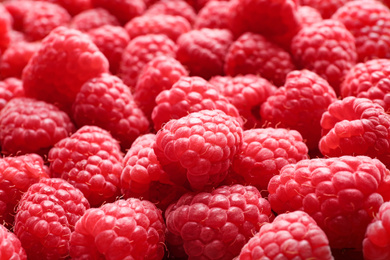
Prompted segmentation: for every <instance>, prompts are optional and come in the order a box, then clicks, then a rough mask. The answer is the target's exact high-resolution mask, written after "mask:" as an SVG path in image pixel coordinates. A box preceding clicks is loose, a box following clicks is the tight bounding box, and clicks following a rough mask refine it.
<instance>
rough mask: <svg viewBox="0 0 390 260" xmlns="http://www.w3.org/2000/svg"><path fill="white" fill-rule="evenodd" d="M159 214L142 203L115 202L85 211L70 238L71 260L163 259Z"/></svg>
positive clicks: (163, 234)
mask: <svg viewBox="0 0 390 260" xmlns="http://www.w3.org/2000/svg"><path fill="white" fill-rule="evenodd" d="M165 230H166V227H165V224H164V220H163V218H162V214H161V211H160V210H158V209H157V208H156V206H155V205H154V204H153V203H151V202H149V201H146V200H139V199H135V198H130V199H128V200H117V201H115V202H114V203H108V204H105V205H103V206H101V207H100V208H94V209H89V210H87V211H86V212H85V214H84V216H82V217H81V218H80V219H79V220H78V221H77V223H76V227H75V231H74V232H73V233H72V235H71V237H70V256H71V258H72V259H107V260H113V259H129V260H130V259H134V260H141V259H150V260H159V259H162V258H163V256H164V243H165Z"/></svg>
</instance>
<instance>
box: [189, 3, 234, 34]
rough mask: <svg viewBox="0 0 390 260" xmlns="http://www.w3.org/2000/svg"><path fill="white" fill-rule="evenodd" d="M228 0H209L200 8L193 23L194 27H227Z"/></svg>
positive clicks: (228, 26) (228, 22)
mask: <svg viewBox="0 0 390 260" xmlns="http://www.w3.org/2000/svg"><path fill="white" fill-rule="evenodd" d="M229 6H230V2H229V1H210V2H208V3H207V4H206V5H205V6H204V7H203V8H202V9H200V11H199V13H198V15H197V17H196V20H195V23H194V28H195V29H201V28H212V29H229V30H230V20H229V19H230V14H229Z"/></svg>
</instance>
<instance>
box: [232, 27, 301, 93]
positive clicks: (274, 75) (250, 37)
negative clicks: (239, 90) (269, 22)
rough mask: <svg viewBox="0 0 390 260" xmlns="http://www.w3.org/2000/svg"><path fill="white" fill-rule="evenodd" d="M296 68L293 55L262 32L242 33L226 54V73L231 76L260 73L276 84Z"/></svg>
mask: <svg viewBox="0 0 390 260" xmlns="http://www.w3.org/2000/svg"><path fill="white" fill-rule="evenodd" d="M294 69H295V66H294V64H293V61H292V57H291V55H290V54H289V53H288V52H286V51H285V50H283V49H282V48H280V47H278V46H277V45H275V44H273V43H271V42H270V41H268V40H267V39H266V38H264V37H263V36H262V35H260V34H255V33H251V32H247V33H244V34H243V35H241V36H240V37H239V38H238V39H237V40H236V41H234V42H233V44H232V45H231V46H230V48H229V51H228V53H227V54H226V63H225V68H224V70H225V73H226V74H227V75H230V76H237V75H240V74H243V75H245V74H258V75H260V76H262V77H263V78H266V79H268V80H269V81H271V82H272V83H273V84H275V85H276V86H281V85H283V84H284V81H285V79H286V75H287V74H288V73H289V72H290V71H292V70H294Z"/></svg>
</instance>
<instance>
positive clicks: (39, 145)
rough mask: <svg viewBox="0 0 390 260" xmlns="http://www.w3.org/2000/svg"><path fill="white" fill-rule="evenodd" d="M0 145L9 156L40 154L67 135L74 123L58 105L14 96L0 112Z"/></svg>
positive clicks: (45, 152)
mask: <svg viewBox="0 0 390 260" xmlns="http://www.w3.org/2000/svg"><path fill="white" fill-rule="evenodd" d="M0 129H1V131H0V144H1V148H2V153H3V154H6V155H22V154H26V153H38V154H40V155H42V156H44V155H46V154H47V152H48V151H49V149H50V148H51V147H52V146H53V145H54V144H55V143H56V142H58V141H60V140H61V139H63V138H65V137H67V136H68V135H69V134H70V133H71V132H72V131H73V130H74V125H73V123H72V122H71V121H70V118H69V116H68V115H67V114H66V113H65V112H63V111H61V110H59V109H58V108H57V107H56V106H54V105H52V104H49V103H46V102H44V101H38V100H35V99H32V98H25V97H19V98H13V99H11V100H10V101H9V102H8V103H7V104H6V105H5V107H4V108H3V109H2V110H1V111H0Z"/></svg>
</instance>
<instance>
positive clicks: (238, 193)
mask: <svg viewBox="0 0 390 260" xmlns="http://www.w3.org/2000/svg"><path fill="white" fill-rule="evenodd" d="M165 218H166V224H167V229H168V233H167V239H166V240H167V244H168V248H169V253H170V254H172V255H173V256H178V257H185V256H186V255H187V256H188V258H189V259H233V258H234V257H235V256H237V255H238V254H239V253H240V250H241V248H242V247H243V246H244V245H245V244H246V243H247V241H248V240H249V238H251V237H252V236H253V234H254V233H256V232H258V231H259V229H260V227H261V226H262V225H263V224H264V223H267V222H269V221H270V220H271V219H272V213H271V208H270V205H269V202H268V201H267V200H266V199H264V198H262V197H261V195H260V192H259V191H258V190H257V189H256V188H254V187H252V186H243V185H239V184H237V185H233V186H221V187H219V188H216V189H215V190H212V191H211V192H199V193H186V194H184V195H183V196H182V197H181V198H180V199H179V200H178V201H177V202H176V203H174V204H172V205H171V206H170V207H169V208H168V209H167V211H166V212H165ZM183 251H184V252H183Z"/></svg>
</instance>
